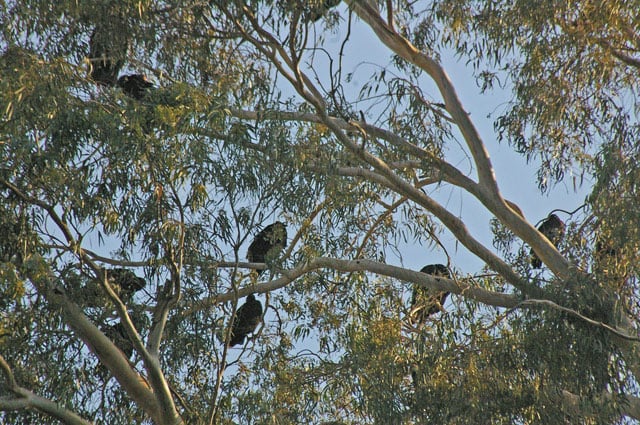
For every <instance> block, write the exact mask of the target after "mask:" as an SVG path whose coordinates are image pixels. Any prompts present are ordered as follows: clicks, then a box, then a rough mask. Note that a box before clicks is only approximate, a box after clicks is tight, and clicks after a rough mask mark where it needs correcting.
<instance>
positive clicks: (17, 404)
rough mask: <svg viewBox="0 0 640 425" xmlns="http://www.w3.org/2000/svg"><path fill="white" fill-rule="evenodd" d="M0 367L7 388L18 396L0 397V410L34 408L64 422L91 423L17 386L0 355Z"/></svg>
mask: <svg viewBox="0 0 640 425" xmlns="http://www.w3.org/2000/svg"><path fill="white" fill-rule="evenodd" d="M0 368H1V369H2V373H3V374H4V376H5V379H6V380H7V383H8V386H9V390H10V391H11V392H13V393H14V394H16V395H17V396H19V397H18V398H7V397H1V398H0V411H2V410H20V409H36V410H38V411H40V412H42V413H45V414H47V415H49V416H52V417H54V418H56V419H58V420H59V421H61V422H62V423H64V424H68V425H91V424H92V422H89V421H87V420H85V419H83V418H82V417H80V416H79V415H78V414H76V413H74V412H72V411H70V410H67V409H65V408H64V407H61V406H60V405H59V404H57V403H54V402H53V401H51V400H49V399H46V398H44V397H40V396H38V395H36V394H34V393H33V392H31V391H29V390H27V389H26V388H23V387H21V386H19V385H18V384H17V383H16V381H15V378H14V376H13V372H12V371H11V367H10V366H9V364H8V363H7V361H6V360H5V358H4V357H3V356H2V355H0Z"/></svg>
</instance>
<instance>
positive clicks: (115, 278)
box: [106, 268, 147, 300]
mask: <svg viewBox="0 0 640 425" xmlns="http://www.w3.org/2000/svg"><path fill="white" fill-rule="evenodd" d="M106 272H107V278H108V279H109V283H110V284H111V285H112V286H113V288H114V290H115V291H116V293H118V296H119V297H120V299H122V300H129V299H131V297H133V294H134V293H136V292H138V291H139V290H141V289H144V287H145V286H147V281H146V280H144V279H143V278H141V277H138V276H136V275H135V273H133V272H132V271H131V270H129V269H123V268H117V269H109V270H106Z"/></svg>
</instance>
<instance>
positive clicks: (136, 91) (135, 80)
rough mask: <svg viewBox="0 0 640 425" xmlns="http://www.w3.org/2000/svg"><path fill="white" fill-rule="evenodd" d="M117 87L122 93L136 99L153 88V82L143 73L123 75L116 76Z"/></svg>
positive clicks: (142, 97)
mask: <svg viewBox="0 0 640 425" xmlns="http://www.w3.org/2000/svg"><path fill="white" fill-rule="evenodd" d="M118 87H120V88H121V89H122V91H123V92H124V94H126V95H127V96H129V97H132V98H134V99H136V100H142V99H144V97H145V95H146V94H147V90H148V89H151V88H153V83H152V82H150V81H149V80H147V77H146V76H145V75H143V74H131V75H123V76H121V77H120V78H118Z"/></svg>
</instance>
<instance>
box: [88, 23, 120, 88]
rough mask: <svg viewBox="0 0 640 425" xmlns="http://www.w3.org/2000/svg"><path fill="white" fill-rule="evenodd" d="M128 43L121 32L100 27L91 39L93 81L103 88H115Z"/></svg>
mask: <svg viewBox="0 0 640 425" xmlns="http://www.w3.org/2000/svg"><path fill="white" fill-rule="evenodd" d="M127 47H128V43H127V40H126V37H125V36H124V35H123V34H122V33H121V32H119V31H115V30H114V31H111V30H107V29H106V28H105V27H103V26H98V27H96V28H95V29H94V30H93V33H92V34H91V38H90V39H89V56H88V57H89V61H90V62H91V74H90V75H91V79H93V81H95V82H96V83H97V84H100V85H103V86H112V87H113V86H115V85H116V80H117V78H118V73H119V72H120V69H121V68H122V65H124V58H125V57H126V55H127Z"/></svg>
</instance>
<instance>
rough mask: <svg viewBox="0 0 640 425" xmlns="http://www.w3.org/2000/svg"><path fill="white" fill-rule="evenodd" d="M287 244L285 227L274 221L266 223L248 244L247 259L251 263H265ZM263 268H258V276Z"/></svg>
mask: <svg viewBox="0 0 640 425" xmlns="http://www.w3.org/2000/svg"><path fill="white" fill-rule="evenodd" d="M286 246H287V227H286V226H285V225H284V224H283V223H281V222H279V221H276V222H275V223H273V224H270V225H268V226H267V227H265V228H264V229H262V231H261V232H260V233H258V234H257V235H256V238H255V239H254V240H253V242H251V245H249V250H248V251H247V259H248V260H249V261H250V262H252V263H265V262H266V261H267V260H272V259H274V258H275V257H277V256H278V255H279V254H280V252H282V250H283V249H284V248H285V247H286ZM263 272H264V270H258V276H260V275H261V274H262V273H263Z"/></svg>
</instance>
